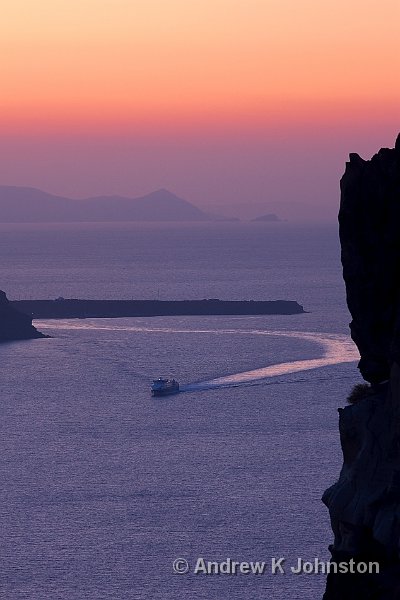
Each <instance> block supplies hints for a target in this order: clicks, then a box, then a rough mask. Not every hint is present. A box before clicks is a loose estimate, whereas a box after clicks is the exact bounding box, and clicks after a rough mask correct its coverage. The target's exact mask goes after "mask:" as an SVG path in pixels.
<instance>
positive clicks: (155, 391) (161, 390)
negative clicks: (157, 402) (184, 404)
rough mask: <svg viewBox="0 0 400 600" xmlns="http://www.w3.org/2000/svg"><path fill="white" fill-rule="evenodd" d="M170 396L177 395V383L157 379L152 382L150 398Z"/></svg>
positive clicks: (171, 380)
mask: <svg viewBox="0 0 400 600" xmlns="http://www.w3.org/2000/svg"><path fill="white" fill-rule="evenodd" d="M171 394H179V383H178V382H177V381H176V380H175V379H167V378H165V377H159V378H158V379H154V380H153V383H152V386H151V395H152V396H170V395H171Z"/></svg>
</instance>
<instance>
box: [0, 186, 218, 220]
mask: <svg viewBox="0 0 400 600" xmlns="http://www.w3.org/2000/svg"><path fill="white" fill-rule="evenodd" d="M217 219H218V217H214V216H212V215H209V214H207V213H205V212H203V211H202V210H200V209H199V208H197V206H194V205H193V204H191V203H190V202H187V201H186V200H183V199H182V198H179V197H178V196H176V195H175V194H173V193H172V192H169V191H168V190H165V189H161V190H157V191H155V192H152V193H150V194H147V195H146V196H141V197H140V198H125V197H123V196H98V197H95V198H86V199H84V200H73V199H71V198H66V197H63V196H56V195H53V194H48V193H46V192H43V191H41V190H38V189H36V188H30V187H17V186H0V223H42V222H46V223H51V222H73V221H104V222H107V221H213V220H217Z"/></svg>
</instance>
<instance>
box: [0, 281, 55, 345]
mask: <svg viewBox="0 0 400 600" xmlns="http://www.w3.org/2000/svg"><path fill="white" fill-rule="evenodd" d="M42 337H46V336H45V335H43V334H42V333H40V331H38V330H37V329H36V328H35V327H33V325H32V319H31V317H29V316H28V315H26V314H22V313H20V312H19V311H18V310H15V308H13V307H12V306H11V305H10V303H9V301H8V300H7V296H6V294H5V293H4V292H3V291H1V290H0V342H8V341H11V340H27V339H34V338H42Z"/></svg>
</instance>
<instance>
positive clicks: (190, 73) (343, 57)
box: [0, 0, 400, 132]
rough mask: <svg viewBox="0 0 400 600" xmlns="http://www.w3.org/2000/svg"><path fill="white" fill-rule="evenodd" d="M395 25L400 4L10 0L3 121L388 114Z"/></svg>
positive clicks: (395, 96)
mask: <svg viewBox="0 0 400 600" xmlns="http://www.w3.org/2000/svg"><path fill="white" fill-rule="evenodd" d="M399 24H400V2H399V0H379V2H378V1H377V0H346V1H345V0H322V1H321V0H13V2H7V3H4V5H3V6H2V15H1V21H0V52H1V56H2V60H1V64H0V77H1V82H2V93H1V95H0V109H1V112H0V115H1V116H0V124H1V126H2V128H3V130H4V128H5V129H6V130H7V131H9V132H12V131H13V130H15V131H17V130H21V128H22V129H24V130H25V131H26V129H27V128H28V129H29V128H30V127H35V125H36V126H39V127H41V128H45V129H48V128H49V129H51V128H54V127H56V128H61V129H62V128H68V129H69V128H70V127H73V128H74V127H75V128H76V129H77V130H80V129H81V128H87V127H89V128H92V129H93V130H104V131H105V130H107V129H108V128H109V127H113V126H118V127H121V126H122V127H126V126H128V127H129V126H131V125H132V126H135V125H136V126H137V124H138V123H139V124H142V126H143V127H150V128H151V127H152V124H154V125H156V126H159V125H160V124H162V123H165V124H170V125H171V124H172V125H173V126H177V125H178V126H179V125H180V124H181V125H185V124H187V123H190V124H191V126H193V127H196V124H199V125H202V126H203V125H204V123H205V122H207V121H209V122H214V121H216V120H219V121H221V120H222V121H224V122H228V123H229V122H235V121H236V122H239V123H240V122H249V121H253V122H255V123H257V122H260V123H264V122H266V123H268V122H270V121H273V120H274V119H276V117H277V116H279V118H282V119H285V118H288V119H290V120H291V121H292V120H294V121H295V120H296V117H298V118H299V119H301V118H304V117H306V118H307V117H309V116H310V115H312V116H313V118H324V117H326V116H330V117H335V116H337V115H342V116H343V117H345V115H346V114H351V113H352V112H353V111H354V110H355V109H356V108H357V110H360V111H361V112H363V113H364V114H365V116H366V117H368V114H369V111H373V112H374V113H375V114H376V112H377V111H378V112H379V111H380V110H382V111H383V112H385V113H388V112H389V113H390V114H391V115H394V114H397V110H398V109H397V106H398V105H399V102H400V79H399V77H398V74H399V72H400V52H399V39H400V36H399V27H400V25H399Z"/></svg>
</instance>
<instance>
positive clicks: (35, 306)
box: [12, 298, 305, 319]
mask: <svg viewBox="0 0 400 600" xmlns="http://www.w3.org/2000/svg"><path fill="white" fill-rule="evenodd" d="M12 305H13V307H14V308H15V309H17V310H18V311H19V312H21V313H25V314H26V315H29V317H30V318H32V319H82V318H96V319H98V318H118V317H156V316H185V315H186V316H198V315H221V316H222V315H297V314H301V313H304V312H305V311H304V309H303V307H302V306H301V304H298V303H297V302H295V301H291V300H274V301H258V300H235V301H231V300H218V299H211V300H75V299H64V298H60V299H57V300H18V301H14V302H12Z"/></svg>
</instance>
